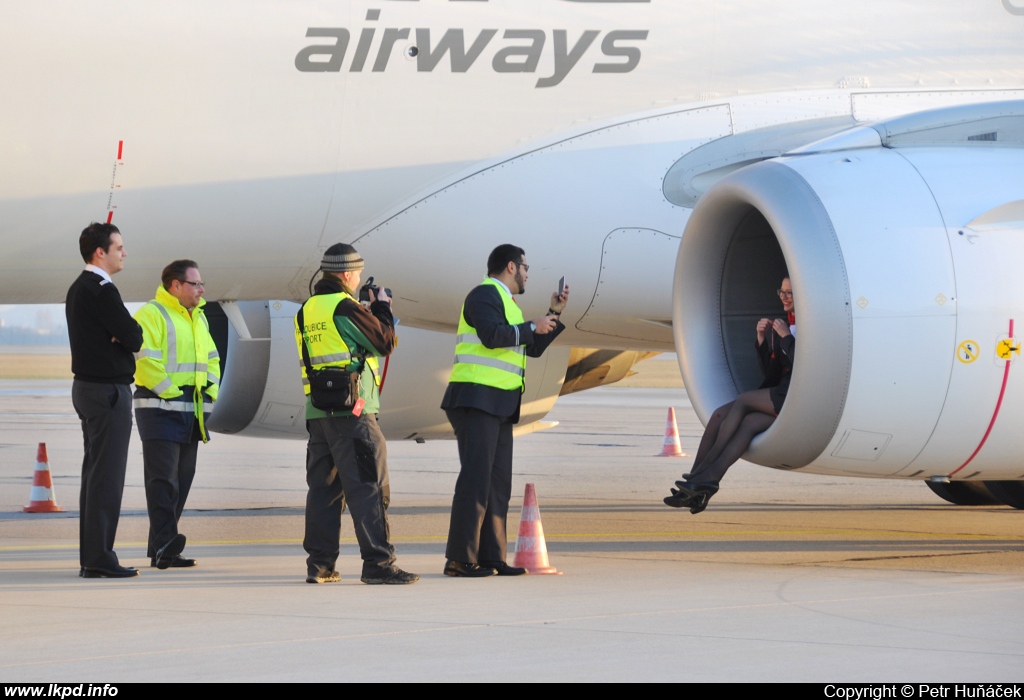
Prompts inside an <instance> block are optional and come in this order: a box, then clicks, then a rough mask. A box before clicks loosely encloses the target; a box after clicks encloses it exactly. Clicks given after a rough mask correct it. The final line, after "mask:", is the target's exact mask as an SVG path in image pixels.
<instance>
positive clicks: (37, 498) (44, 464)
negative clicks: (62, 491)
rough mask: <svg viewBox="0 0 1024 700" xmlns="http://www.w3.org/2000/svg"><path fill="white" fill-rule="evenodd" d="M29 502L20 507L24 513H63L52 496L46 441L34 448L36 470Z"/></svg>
mask: <svg viewBox="0 0 1024 700" xmlns="http://www.w3.org/2000/svg"><path fill="white" fill-rule="evenodd" d="M29 501H30V503H29V504H28V505H27V506H25V507H24V508H22V510H23V511H25V512H26V513H63V512H64V509H63V508H61V507H60V506H59V505H57V500H56V499H55V498H54V497H53V482H52V481H51V480H50V464H49V462H48V461H47V459H46V443H45V442H41V443H39V449H38V450H36V471H35V473H34V474H33V475H32V493H31V495H30V496H29Z"/></svg>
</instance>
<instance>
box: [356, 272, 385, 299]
mask: <svg viewBox="0 0 1024 700" xmlns="http://www.w3.org/2000/svg"><path fill="white" fill-rule="evenodd" d="M371 289H372V290H373V296H374V298H376V296H377V293H378V292H379V291H380V287H377V286H375V285H374V284H373V278H372V277H371V278H370V279H368V280H366V284H364V285H363V286H362V287H360V288H359V301H361V302H367V303H369V302H370V290H371ZM384 293H385V294H387V295H388V296H389V297H390V296H391V290H390V289H388V288H387V287H384Z"/></svg>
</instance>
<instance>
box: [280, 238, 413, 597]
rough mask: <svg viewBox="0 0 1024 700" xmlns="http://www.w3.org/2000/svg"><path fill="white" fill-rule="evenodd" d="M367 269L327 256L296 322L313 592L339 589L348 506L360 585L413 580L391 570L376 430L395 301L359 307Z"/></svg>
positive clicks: (375, 300)
mask: <svg viewBox="0 0 1024 700" xmlns="http://www.w3.org/2000/svg"><path fill="white" fill-rule="evenodd" d="M363 265H364V263H363V259H362V258H361V257H360V256H359V253H357V252H356V249H355V248H353V247H352V246H350V245H348V244H346V243H336V244H334V245H332V246H331V247H330V248H328V249H327V251H326V252H325V253H324V257H323V260H322V261H321V264H320V270H321V271H322V272H323V278H322V279H321V280H320V281H318V282H317V283H316V286H315V287H314V290H313V296H312V297H310V298H309V299H308V300H307V301H306V303H305V304H303V305H302V308H301V309H300V310H299V313H298V315H297V316H296V319H295V340H296V343H297V346H298V351H299V361H300V362H301V363H302V378H303V389H304V391H305V393H306V397H307V398H306V429H307V431H308V432H309V443H308V445H307V448H306V484H307V485H308V486H309V492H308V494H307V495H306V535H305V539H304V540H303V547H304V548H305V550H306V552H307V553H308V554H309V557H307V559H306V568H307V574H308V575H307V577H306V582H307V583H334V582H336V581H339V580H341V576H340V575H339V574H338V572H337V571H336V570H335V568H334V566H335V563H336V562H337V560H338V555H339V544H338V540H339V537H340V534H341V512H342V510H343V507H344V505H345V502H346V501H347V502H348V506H349V509H350V510H351V512H352V520H353V522H354V524H355V531H356V539H357V540H358V541H359V551H360V554H361V555H362V558H363V569H362V576H361V580H362V582H363V583H369V584H407V583H415V582H416V581H418V580H419V576H417V575H416V574H410V573H407V572H405V571H402V570H401V569H399V568H398V567H397V566H395V548H394V547H393V546H392V545H391V543H390V542H389V541H388V519H387V512H386V511H387V506H388V494H389V486H388V464H387V446H386V444H385V442H384V436H383V435H382V434H381V432H380V428H379V427H378V426H377V411H378V408H379V406H380V379H381V377H380V370H379V364H378V360H377V358H378V357H384V356H387V355H390V354H391V352H392V350H394V348H395V322H394V317H393V316H392V315H391V299H390V298H389V297H388V295H387V293H386V292H385V291H383V290H380V289H377V288H376V287H369V288H368V289H367V290H366V291H367V293H368V295H369V296H368V298H369V300H370V303H369V305H368V307H366V306H363V305H361V304H360V303H359V302H358V301H356V299H355V298H354V297H353V294H354V292H355V290H356V289H358V288H359V283H360V279H361V277H362V270H363Z"/></svg>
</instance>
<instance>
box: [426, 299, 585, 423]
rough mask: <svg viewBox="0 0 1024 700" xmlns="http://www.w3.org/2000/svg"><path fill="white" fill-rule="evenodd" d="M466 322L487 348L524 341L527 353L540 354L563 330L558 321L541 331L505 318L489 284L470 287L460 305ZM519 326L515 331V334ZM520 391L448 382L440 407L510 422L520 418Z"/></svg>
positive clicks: (503, 307)
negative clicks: (466, 410) (538, 333)
mask: <svg viewBox="0 0 1024 700" xmlns="http://www.w3.org/2000/svg"><path fill="white" fill-rule="evenodd" d="M463 314H464V315H465V316H466V322H467V323H469V325H471V326H473V328H475V329H476V334H477V336H479V337H480V342H481V343H483V344H484V345H486V346H487V347H489V348H509V347H514V346H516V345H525V346H526V354H527V356H528V357H540V356H541V355H542V354H544V351H545V350H546V349H547V347H548V346H549V345H551V341H553V340H554V339H555V338H557V337H558V334H559V333H561V332H562V331H563V330H565V326H564V325H563V324H562V322H561V321H557V322H556V327H555V330H554V331H552V332H551V333H545V334H543V335H537V334H534V332H533V331H531V330H530V322H529V321H525V322H523V323H520V324H518V325H515V326H513V325H511V324H510V323H508V321H506V320H505V305H504V304H503V303H502V301H501V295H500V294H499V293H498V290H497V289H495V288H494V287H492V286H491V285H489V284H482V285H480V286H478V287H476V288H474V289H473V291H471V292H470V293H469V296H467V297H466V302H465V304H464V306H463ZM517 329H518V334H517ZM522 397H523V393H522V392H521V391H520V390H518V389H512V390H506V389H496V388H494V387H492V386H484V385H483V384H473V383H471V382H451V383H449V384H448V388H447V389H446V390H445V392H444V399H443V400H442V401H441V408H443V409H445V410H447V409H450V408H475V409H478V410H480V411H484V412H486V413H490V414H492V415H495V416H498V417H500V418H505V419H507V420H508V422H510V423H518V422H519V405H520V403H521V402H522Z"/></svg>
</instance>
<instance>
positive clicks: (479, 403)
mask: <svg viewBox="0 0 1024 700" xmlns="http://www.w3.org/2000/svg"><path fill="white" fill-rule="evenodd" d="M529 272H530V266H529V265H528V264H527V262H526V254H525V252H524V251H523V249H522V248H519V247H517V246H514V245H511V244H504V245H500V246H498V247H497V248H495V249H494V250H493V251H492V252H491V255H490V257H489V258H488V259H487V278H486V279H484V281H483V283H482V284H480V285H479V286H477V287H476V288H475V289H473V291H471V292H470V293H469V296H467V297H466V301H465V303H464V304H463V306H462V313H461V314H460V316H459V330H458V338H457V340H456V346H455V364H454V367H453V368H452V374H451V378H450V380H449V384H448V389H447V390H446V391H445V394H444V399H443V401H442V402H441V408H443V409H444V411H445V413H446V414H447V416H448V421H449V422H450V423H451V424H452V428H454V429H455V438H456V440H457V441H458V444H459V461H460V462H461V470H460V472H459V478H458V481H457V482H456V483H455V496H454V498H453V499H452V514H451V523H450V525H449V530H448V547H447V550H446V556H447V558H448V561H447V563H446V564H445V567H444V573H445V575H447V576H462V577H469V578H480V577H484V576H493V575H495V574H497V575H499V576H519V575H522V574H525V573H527V571H526V569H523V568H518V567H513V566H509V565H508V564H507V563H506V562H505V558H506V548H507V537H506V534H505V521H506V517H507V515H508V502H509V499H510V498H511V496H512V426H513V425H515V424H516V423H517V422H519V408H520V404H521V401H522V394H523V390H524V388H525V384H524V377H525V374H526V357H527V356H529V357H540V356H541V354H543V352H544V350H546V349H547V347H548V345H550V344H551V342H552V341H553V340H554V339H555V338H556V337H558V334H559V333H561V332H562V330H564V329H565V326H564V325H562V322H561V321H560V320H559V315H560V314H561V313H562V311H563V310H564V309H565V304H566V302H567V301H568V299H569V289H568V287H563V288H562V289H561V290H560V291H559V292H556V293H554V294H552V295H551V306H550V307H549V308H548V313H547V314H545V315H544V316H541V317H539V318H537V319H535V320H533V321H525V320H524V319H523V313H522V311H521V310H520V309H519V306H518V305H517V304H516V302H515V300H514V299H513V296H512V295H514V294H522V293H524V292H525V291H526V282H527V280H528V279H529Z"/></svg>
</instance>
